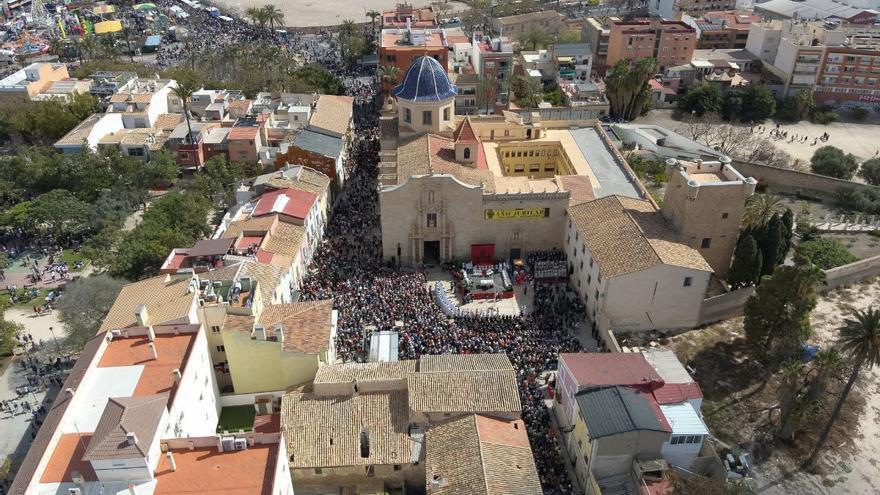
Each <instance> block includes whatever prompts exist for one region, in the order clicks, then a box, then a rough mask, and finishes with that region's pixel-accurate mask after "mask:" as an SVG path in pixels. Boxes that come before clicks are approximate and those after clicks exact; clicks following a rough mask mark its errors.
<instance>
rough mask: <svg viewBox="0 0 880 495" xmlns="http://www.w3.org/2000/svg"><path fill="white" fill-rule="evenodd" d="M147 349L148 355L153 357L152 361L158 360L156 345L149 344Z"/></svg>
mask: <svg viewBox="0 0 880 495" xmlns="http://www.w3.org/2000/svg"><path fill="white" fill-rule="evenodd" d="M147 347H149V348H150V354H151V355H152V356H153V360H154V361H155V360H157V359H159V353H157V352H156V344H154V343H152V342H150V343H149V344H148V345H147Z"/></svg>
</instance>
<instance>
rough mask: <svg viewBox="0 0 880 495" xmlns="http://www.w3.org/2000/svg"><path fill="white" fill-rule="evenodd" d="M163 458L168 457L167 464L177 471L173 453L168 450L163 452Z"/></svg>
mask: <svg viewBox="0 0 880 495" xmlns="http://www.w3.org/2000/svg"><path fill="white" fill-rule="evenodd" d="M165 458H166V459H168V465H169V466H170V467H171V470H172V471H177V463H176V462H174V454H172V453H171V451H170V450H169V451H168V453H166V454H165Z"/></svg>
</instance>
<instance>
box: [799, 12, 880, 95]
mask: <svg viewBox="0 0 880 495" xmlns="http://www.w3.org/2000/svg"><path fill="white" fill-rule="evenodd" d="M878 80H880V31H878V30H876V29H874V28H871V29H870V32H861V33H854V34H853V35H851V36H849V37H848V38H847V41H846V42H845V44H843V45H840V46H829V47H827V48H826V49H825V54H824V56H823V59H822V62H821V68H820V69H819V73H818V75H817V76H816V87H815V89H814V92H813V97H814V98H815V99H816V101H818V102H821V103H824V104H827V105H833V106H844V107H851V108H852V107H865V108H869V109H876V108H877V104H878V103H880V86H878V84H877V81H878Z"/></svg>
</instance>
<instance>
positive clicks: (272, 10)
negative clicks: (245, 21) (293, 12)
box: [262, 3, 284, 31]
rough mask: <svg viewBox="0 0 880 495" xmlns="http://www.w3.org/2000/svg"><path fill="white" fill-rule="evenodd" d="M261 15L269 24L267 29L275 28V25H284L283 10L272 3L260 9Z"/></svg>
mask: <svg viewBox="0 0 880 495" xmlns="http://www.w3.org/2000/svg"><path fill="white" fill-rule="evenodd" d="M262 11H263V16H264V17H265V19H266V22H267V23H268V24H269V29H271V30H273V31H274V30H275V28H276V27H283V26H284V12H282V11H281V9H279V8H278V7H276V6H275V5H273V4H271V3H270V4H268V5H266V6H265V7H263V9H262Z"/></svg>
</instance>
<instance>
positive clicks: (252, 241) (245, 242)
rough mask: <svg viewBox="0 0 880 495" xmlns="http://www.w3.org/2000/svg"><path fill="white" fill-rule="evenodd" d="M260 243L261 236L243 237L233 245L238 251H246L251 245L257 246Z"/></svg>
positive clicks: (261, 240) (261, 241)
mask: <svg viewBox="0 0 880 495" xmlns="http://www.w3.org/2000/svg"><path fill="white" fill-rule="evenodd" d="M262 243H263V236H261V235H243V236H241V239H239V240H238V242H237V243H236V244H235V247H236V248H238V249H247V248H249V247H251V246H253V245H257V246H259V245H260V244H262Z"/></svg>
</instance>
